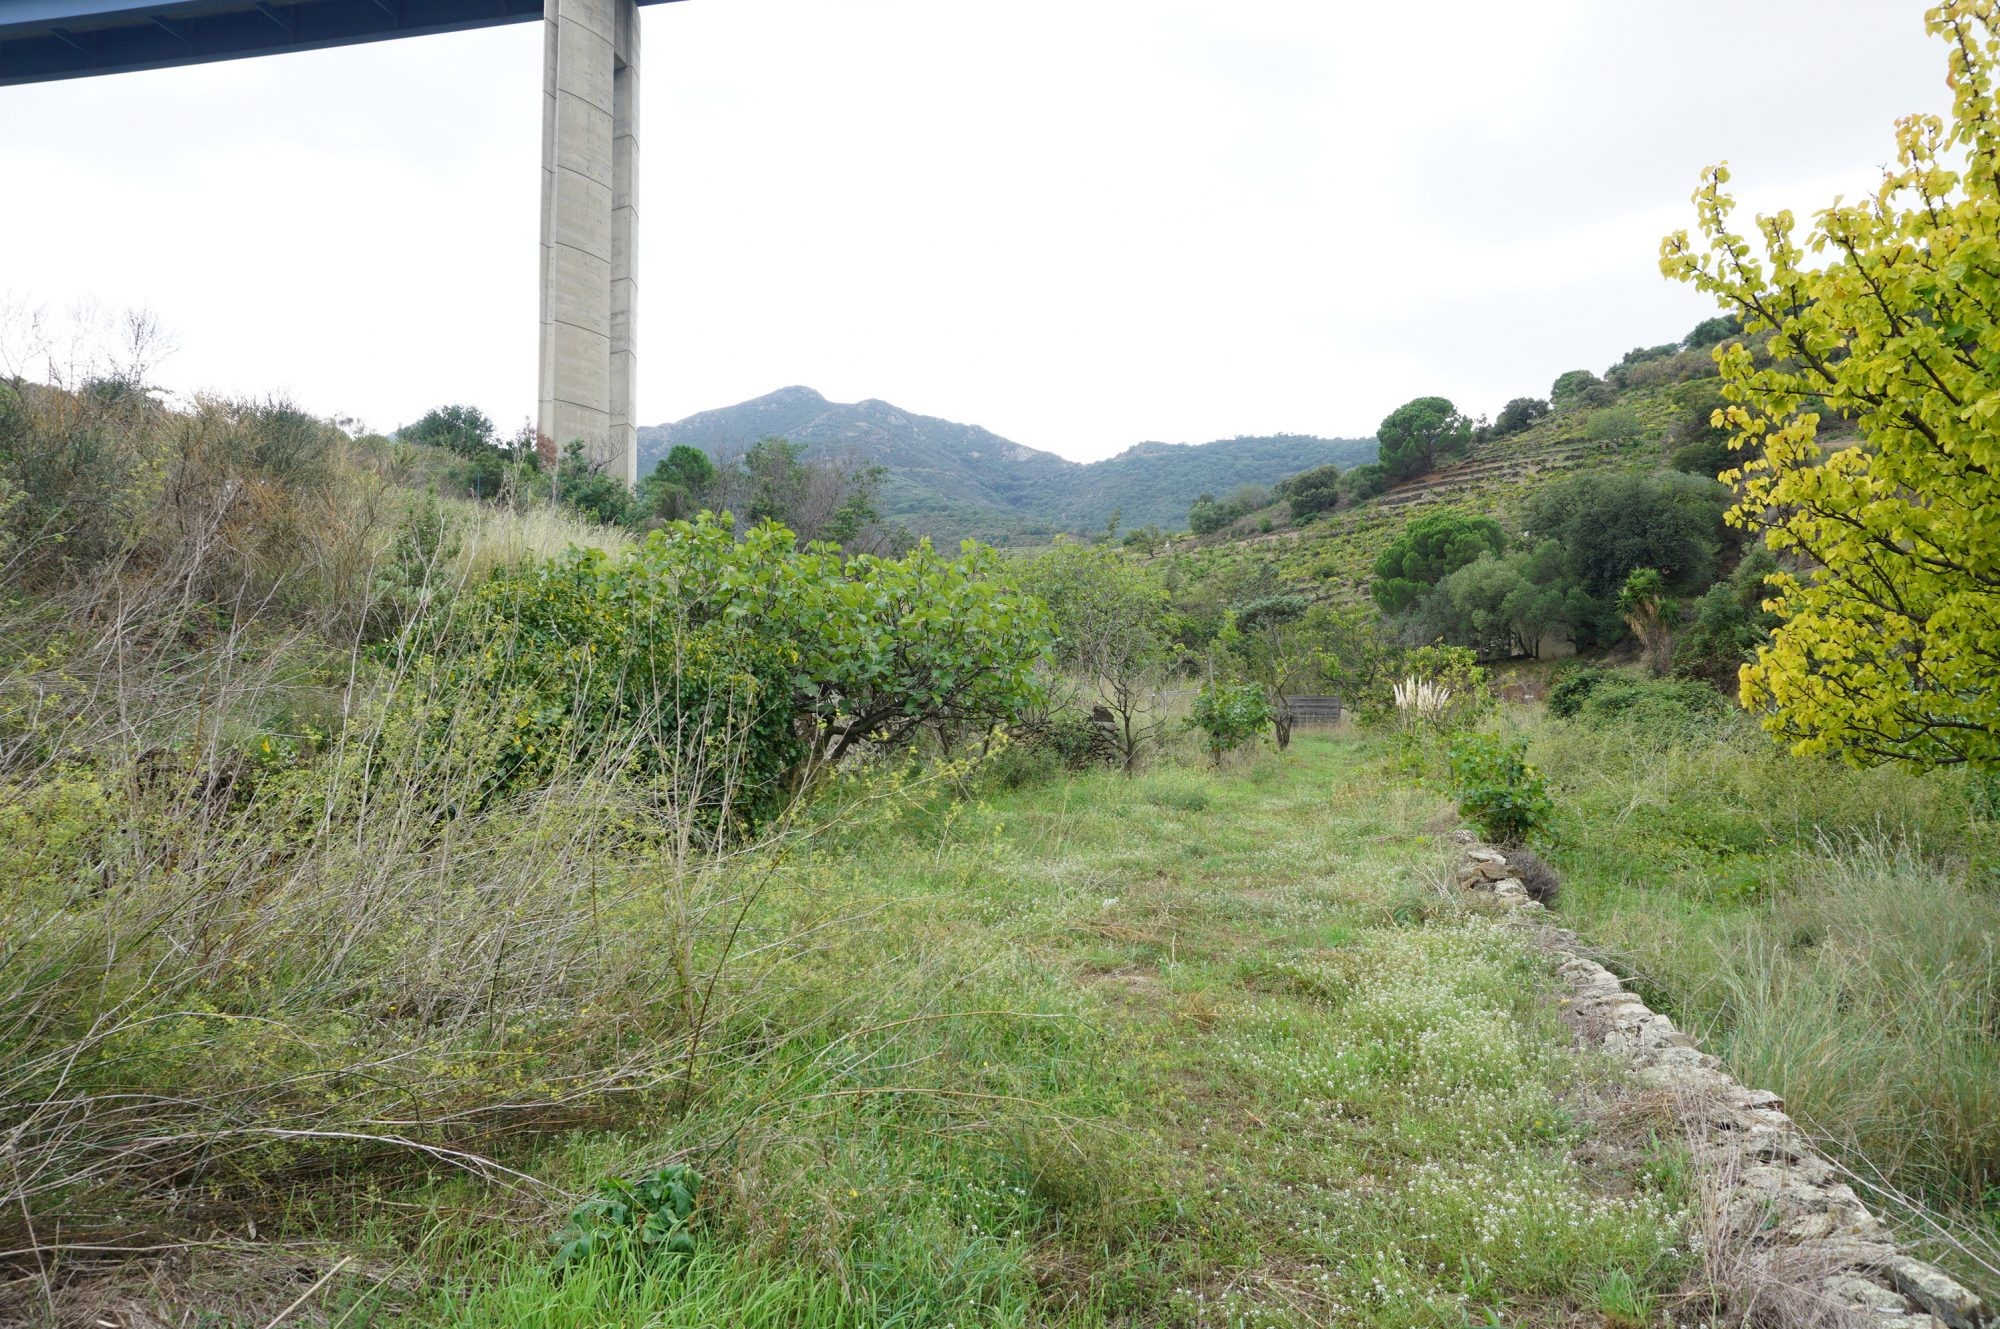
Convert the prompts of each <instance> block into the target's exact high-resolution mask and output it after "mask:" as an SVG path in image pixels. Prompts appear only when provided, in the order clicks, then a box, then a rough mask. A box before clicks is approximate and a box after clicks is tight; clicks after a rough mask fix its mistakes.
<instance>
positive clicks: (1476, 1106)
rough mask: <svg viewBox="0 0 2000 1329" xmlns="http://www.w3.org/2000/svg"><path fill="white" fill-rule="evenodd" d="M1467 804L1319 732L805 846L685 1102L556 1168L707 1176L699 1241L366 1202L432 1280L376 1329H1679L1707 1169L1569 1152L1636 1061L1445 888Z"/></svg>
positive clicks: (448, 1198) (423, 1200)
mask: <svg viewBox="0 0 2000 1329" xmlns="http://www.w3.org/2000/svg"><path fill="white" fill-rule="evenodd" d="M1453 825H1455V818H1454V817H1453V816H1452V815H1451V814H1450V812H1449V810H1448V808H1447V807H1446V806H1445V805H1444V804H1443V803H1441V802H1440V801H1439V800H1438V799H1436V798H1435V797H1433V796H1431V795H1427V794H1424V793H1420V792H1416V791H1413V790H1411V789H1409V788H1408V787H1406V786H1404V785H1402V784H1401V783H1399V782H1398V781H1397V780H1396V778H1395V777H1394V776H1392V775H1391V774H1390V773H1389V772H1388V768H1387V766H1386V764H1385V763H1384V761H1383V760H1382V754H1381V752H1380V751H1379V750H1378V748H1377V747H1376V746H1374V745H1372V744H1370V743H1368V742H1365V741H1355V740H1348V739H1332V738H1322V737H1307V738H1305V739H1303V740H1302V741H1301V742H1299V743H1298V744H1296V745H1295V746H1294V748H1293V750H1292V752H1291V753H1290V754H1289V755H1287V756H1284V757H1280V756H1278V755H1276V754H1269V753H1267V754H1264V755H1261V756H1259V757H1257V758H1254V759H1252V760H1250V761H1249V762H1248V764H1246V765H1241V766H1237V767H1234V768H1231V769H1227V770H1223V771H1209V770H1205V769H1200V768H1196V767H1179V766H1171V765H1170V766H1163V767H1160V768H1157V769H1155V770H1154V771H1152V772H1150V773H1148V774H1146V775H1143V776H1141V777H1139V778H1136V779H1132V780H1126V779H1123V778H1120V777H1118V776H1115V775H1108V774H1107V775H1085V776H1081V777H1078V778H1076V779H1074V780H1066V781H1061V782H1058V783H1053V784H1047V785H1041V786H1037V787H1033V788H1030V789H1027V790H1024V791H1017V792H991V793H989V794H988V795H987V796H985V797H983V798H980V799H978V800H977V801H976V802H973V803H970V804H968V803H963V802H950V801H946V800H943V799H940V800H938V801H936V802H935V803H934V804H931V805H927V806H925V807H923V808H921V809H918V810H916V811H915V812H912V813H908V814H906V815H905V816H904V817H903V818H902V819H901V820H900V822H898V823H897V824H895V825H881V824H875V825H870V826H868V827H865V828H863V829H858V830H850V831H846V832H843V833H842V834H840V835H838V836H834V837H828V838H824V839H820V840H816V841H815V842H814V843H813V844H812V847H811V849H810V852H809V853H804V854H801V855H799V856H796V857H794V858H793V859H791V860H790V861H788V862H787V863H786V864H785V865H784V866H783V867H782V868H780V869H779V872H778V875H777V877H776V878H774V879H773V881H772V882H771V889H770V890H769V891H768V892H766V894H765V895H764V896H763V897H762V899H763V901H764V903H763V904H761V905H760V906H759V908H758V909H757V911H756V912H755V915H754V916H753V918H752V919H751V931H752V932H753V933H754V934H755V937H753V938H752V940H751V942H750V947H751V949H752V951H753V952H754V951H755V950H756V948H757V947H760V946H762V945H764V944H766V942H765V940H764V939H769V944H770V945H771V946H772V947H773V949H771V950H769V951H766V952H762V953H758V954H756V958H755V959H754V960H753V961H752V962H751V963H750V964H748V965H747V966H745V967H744V968H743V969H741V970H739V971H738V972H737V974H736V975H735V976H734V977H733V978H732V980H731V983H732V990H731V991H730V992H729V993H728V994H727V997H726V1001H724V1002H723V1003H721V1004H724V1005H726V1006H727V1007H728V1008H729V1010H730V1014H729V1016H728V1017H727V1018H728V1023H729V1026H730V1027H729V1028H728V1029H727V1030H726V1031H719V1033H718V1037H717V1039H716V1044H717V1046H718V1047H722V1048H727V1049H728V1051H727V1053H726V1055H724V1056H723V1057H722V1058H721V1059H720V1060H718V1061H717V1062H716V1063H714V1064H711V1065H707V1066H705V1067H704V1068H703V1069H702V1070H701V1071H700V1072H699V1075H698V1079H699V1091H698V1093H697V1094H696V1096H695V1098H694V1101H693V1102H692V1104H691V1105H690V1106H689V1109H688V1110H687V1111H686V1112H684V1113H683V1112H680V1111H663V1112H661V1113H659V1114H658V1115H657V1116H656V1117H654V1118H653V1119H651V1120H647V1121H640V1122H634V1123H631V1124H630V1125H629V1126H628V1127H627V1128H626V1129H623V1130H620V1131H618V1132H616V1133H603V1134H590V1135H585V1134H579V1135H577V1136H575V1137H573V1139H572V1140H571V1142H570V1143H569V1145H568V1146H566V1147H565V1148H563V1149H561V1150H559V1151H557V1152H556V1153H554V1154H553V1155H551V1156H549V1157H547V1158H545V1159H543V1160H541V1167H540V1168H539V1169H538V1170H540V1171H543V1173H544V1175H545V1176H547V1177H548V1178H550V1179H552V1180H555V1181H558V1182H560V1183H562V1184H566V1185H569V1186H572V1187H576V1188H579V1189H580V1188H583V1187H586V1186H588V1185H589V1184H591V1183H592V1182H593V1181H594V1180H595V1179H596V1178H597V1177H598V1176H600V1175H603V1174H606V1173H619V1172H628V1173H636V1172H639V1171H641V1170H643V1169H645V1168H649V1167H651V1166H654V1165H656V1164H658V1163H660V1162H662V1161H666V1160H681V1161H688V1162H692V1163H693V1164H694V1165H695V1166H697V1167H698V1168H699V1169H700V1170H701V1171H702V1172H703V1173H704V1175H705V1176H706V1177H707V1178H708V1182H707V1187H706V1189H705V1192H704V1195H703V1200H702V1220H701V1224H700V1236H699V1242H700V1253H699V1254H698V1255H697V1256H696V1257H695V1258H694V1259H693V1260H691V1261H686V1262H677V1261H675V1260H672V1259H668V1260H667V1261H665V1262H664V1263H662V1264H657V1265H654V1266H652V1267H650V1268H642V1267H637V1266H633V1265H630V1264H626V1263H622V1262H620V1261H618V1260H616V1259H611V1260H606V1261H601V1262H599V1263H596V1264H593V1265H591V1266H589V1267H587V1268H584V1269H582V1270H579V1271H576V1272H572V1273H569V1274H567V1275H558V1274H557V1273H556V1272H554V1271H553V1269H552V1267H551V1265H550V1262H549V1258H548V1257H549V1253H550V1246H549V1243H548V1237H549V1235H550V1232H551V1231H552V1228H551V1227H550V1225H549V1222H548V1219H547V1216H546V1215H545V1214H543V1215H540V1216H539V1217H538V1218H535V1219H531V1218H529V1217H528V1216H527V1215H526V1214H522V1215H517V1219H516V1221H514V1222H511V1223H503V1222H496V1221H494V1220H493V1219H491V1218H486V1217H480V1216H477V1211H478V1210H479V1209H480V1208H481V1206H480V1205H478V1204H466V1203H463V1201H464V1199H465V1196H464V1195H463V1194H461V1192H465V1191H469V1189H470V1188H469V1187H463V1186H452V1185H444V1186H442V1187H438V1188H432V1189H429V1190H426V1191H422V1192H419V1193H417V1194H416V1195H403V1196H398V1197H395V1198H394V1204H393V1205H390V1204H385V1205H384V1206H382V1207H380V1208H379V1210H378V1211H377V1212H376V1213H375V1214H374V1216H373V1220H372V1221H373V1222H374V1223H375V1224H376V1225H377V1226H376V1227H375V1228H374V1229H373V1231H375V1233H376V1235H377V1239H378V1240H379V1241H381V1242H382V1243H383V1247H384V1251H383V1254H384V1257H385V1259H389V1258H392V1257H390V1256H389V1255H388V1247H389V1246H390V1245H392V1244H401V1245H402V1247H403V1249H404V1250H405V1251H407V1252H408V1253H409V1256H410V1258H413V1259H414V1260H415V1261H416V1262H417V1263H418V1265H420V1266H421V1267H423V1268H424V1269H425V1270H426V1273H425V1275H424V1282H425V1284H426V1285H427V1287H428V1289H429V1290H428V1291H427V1292H424V1293H422V1294H420V1295H415V1296H414V1297H413V1296H411V1295H408V1294H399V1295H396V1296H394V1297H392V1298H389V1299H388V1300H389V1301H392V1302H394V1303H396V1308H395V1309H391V1308H390V1306H389V1305H388V1304H387V1303H386V1302H385V1303H384V1304H382V1305H380V1306H378V1307H376V1308H373V1309H366V1310H364V1309H363V1308H362V1307H361V1306H358V1305H357V1306H356V1307H355V1315H354V1317H353V1322H367V1321H373V1322H376V1323H391V1322H393V1323H396V1324H399V1325H408V1326H417V1325H453V1326H466V1327H467V1329H470V1327H471V1326H474V1325H494V1324H509V1325H528V1326H549V1327H550V1329H554V1327H555V1326H572V1325H576V1326H581V1325H613V1324H631V1325H640V1324H644V1325H651V1326H662V1327H664V1326H681V1325H687V1326H694V1325H714V1324H730V1325H744V1326H752V1325H801V1326H803V1325H815V1326H816V1325H845V1324H852V1325H911V1326H914V1325H936V1326H946V1325H951V1326H970V1325H1027V1324H1071V1325H1099V1324H1147V1325H1156V1324H1183V1325H1280V1324H1324V1323H1329V1322H1334V1321H1338V1322H1341V1323H1354V1324H1366V1325H1384V1326H1387V1325H1461V1324H1466V1323H1492V1322H1498V1323H1505V1324H1510V1325H1512V1324H1541V1323H1547V1324H1554V1323H1562V1322H1567V1321H1569V1319H1570V1318H1571V1317H1572V1316H1573V1315H1574V1314H1576V1313H1578V1312H1591V1313H1593V1314H1595V1315H1597V1316H1598V1318H1599V1319H1600V1320H1602V1318H1603V1316H1604V1315H1606V1314H1609V1315H1610V1316H1612V1317H1613V1318H1611V1319H1609V1321H1608V1322H1609V1323H1613V1324H1617V1323H1634V1324H1637V1323H1646V1322H1649V1318H1650V1311H1651V1309H1652V1308H1653V1307H1655V1306H1656V1305H1657V1304H1658V1298H1660V1297H1661V1296H1663V1295H1664V1294H1666V1293H1667V1292H1669V1291H1670V1290H1671V1289H1673V1288H1674V1287H1676V1286H1677V1285H1678V1284H1679V1283H1680V1282H1681V1281H1682V1278H1683V1275H1684V1273H1685V1263H1686V1260H1687V1258H1688V1257H1687V1255H1686V1252H1685V1242H1684V1240H1683V1229H1682V1226H1681V1223H1682V1209H1683V1206H1684V1205H1685V1203H1686V1196H1685V1194H1684V1191H1683V1184H1684V1182H1683V1174H1682V1170H1681V1168H1680V1165H1679V1162H1678V1154H1677V1151H1676V1150H1675V1148H1673V1147H1671V1146H1668V1145H1660V1146H1658V1147H1656V1148H1641V1149H1637V1150H1635V1151H1630V1152H1629V1153H1628V1155H1627V1156H1625V1159H1624V1162H1623V1163H1622V1164H1621V1165H1619V1166H1607V1165H1605V1164H1603V1163H1602V1162H1601V1161H1600V1162H1598V1163H1595V1164H1593V1165H1591V1166H1586V1165H1585V1164H1583V1163H1582V1162H1579V1161H1578V1155H1577V1153H1576V1146H1577V1145H1579V1144H1580V1143H1581V1142H1582V1141H1583V1140H1584V1139H1585V1137H1586V1134H1587V1133H1588V1132H1589V1130H1590V1126H1589V1121H1588V1114H1589V1112H1590V1110H1591V1105H1592V1104H1593V1103H1594V1102H1596V1101H1598V1099H1599V1098H1600V1096H1601V1095H1602V1094H1604V1093H1605V1092H1607V1091H1610V1090H1612V1089H1614V1088H1615V1086H1614V1085H1613V1083H1612V1081H1611V1079H1610V1077H1611V1075H1612V1071H1611V1068H1609V1067H1608V1066H1604V1065H1600V1064H1598V1063H1597V1062H1595V1061H1593V1060H1591V1059H1587V1058H1583V1057H1579V1056H1578V1055H1576V1054H1575V1053H1573V1052H1572V1051H1571V1050H1570V1049H1569V1046H1568V1037H1567V1033H1566V1031H1565V1030H1564V1029H1563V1028H1562V1027H1561V1025H1560V1024H1559V1022H1558V1020H1557V1019H1556V1017H1555V1016H1554V1015H1553V1014H1552V1011H1553V1004H1552V1003H1550V1002H1548V1001H1546V1000H1545V997H1546V995H1547V993H1548V989H1549V983H1550V979H1549V976H1548V974H1547V972H1546V966H1545V964H1544V962H1543V961H1542V960H1541V959H1540V958H1539V957H1538V956H1536V955H1535V954H1533V953H1531V952H1530V951H1529V950H1527V949H1526V947H1525V943H1524V942H1523V941H1522V940H1521V938H1520V935H1519V934H1518V933H1516V932H1512V931H1509V930H1508V929H1505V928H1503V927H1501V926H1500V925H1498V924H1497V923H1495V922H1493V921H1491V920H1488V919H1485V918H1482V917H1478V916H1473V915H1469V914H1467V913H1466V912H1464V911H1463V910H1462V909H1461V908H1459V907H1457V906H1456V905H1454V904H1453V903H1452V902H1451V901H1450V900H1449V899H1448V898H1447V897H1445V896H1443V895H1441V894H1440V893H1438V891H1437V890H1436V888H1435V887H1434V885H1433V884H1432V883H1433V882H1434V881H1435V880H1436V879H1437V877H1438V875H1439V871H1440V869H1441V868H1442V867H1444V866H1445V865H1446V864H1447V863H1448V861H1449V850H1448V847H1447V846H1446V844H1445V843H1444V842H1443V841H1442V840H1441V839H1440V834H1439V833H1440V832H1442V831H1446V830H1449V829H1450V828H1451V827H1452V826H1453ZM410 1205H414V1206H416V1207H415V1208H403V1207H401V1206H410ZM460 1209H465V1210H470V1211H473V1212H472V1213H469V1214H465V1215H461V1216H457V1217H455V1216H454V1214H455V1213H457V1211H459V1210H460ZM395 1214H401V1215H402V1216H401V1217H400V1218H396V1217H392V1215H395ZM392 1281H393V1280H392ZM356 1286H357V1287H358V1286H359V1285H358V1284H357V1285H356ZM348 1295H351V1290H350V1293H349V1294H348ZM1489 1315H1490V1316H1492V1317H1497V1318H1496V1319H1489V1318H1488V1317H1489ZM1621 1315H1622V1316H1625V1317H1626V1318H1624V1319H1620V1318H1616V1317H1618V1316H1621Z"/></svg>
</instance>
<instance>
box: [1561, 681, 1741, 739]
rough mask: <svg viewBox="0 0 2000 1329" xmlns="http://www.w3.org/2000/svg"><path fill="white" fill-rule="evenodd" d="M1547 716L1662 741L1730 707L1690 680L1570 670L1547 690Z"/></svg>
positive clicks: (1700, 725) (1709, 720)
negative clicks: (1619, 727)
mask: <svg viewBox="0 0 2000 1329" xmlns="http://www.w3.org/2000/svg"><path fill="white" fill-rule="evenodd" d="M1548 706H1549V714H1551V715H1554V716H1557V717H1558V718H1561V719H1575V720H1579V721H1582V722H1584V723H1587V724H1592V725H1599V726H1602V725H1607V724H1629V725H1631V726H1632V727H1633V729H1634V731H1635V734H1643V735H1646V736H1647V737H1648V738H1649V739H1650V740H1654V741H1661V742H1664V741H1667V740H1669V739H1671V738H1673V737H1676V736H1679V735H1683V734H1685V733H1687V732H1688V731H1689V730H1691V729H1697V728H1703V727H1707V726H1712V725H1714V724H1715V723H1717V722H1718V721H1720V720H1722V719H1723V718H1725V717H1726V716H1727V715H1728V714H1729V710H1730V707H1729V703H1728V701H1727V700H1726V699H1724V698H1723V696H1722V695H1721V694H1720V693H1718V692H1717V691H1716V690H1715V689H1714V688H1712V687H1710V686H1709V685H1708V684H1707V683H1704V682H1702V681H1700V680H1699V679H1693V678H1659V679H1654V678H1638V677H1635V676H1633V675H1631V674H1628V673H1625V672H1624V671H1623V670H1618V669H1607V668H1602V667H1599V666H1594V665H1571V666H1568V667H1566V668H1565V669H1563V670H1562V671H1561V672H1560V673H1558V674H1557V675H1556V678H1555V682H1554V683H1552V684H1551V685H1550V687H1549V696H1548Z"/></svg>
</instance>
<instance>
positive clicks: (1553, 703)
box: [1549, 664, 1614, 720]
mask: <svg viewBox="0 0 2000 1329" xmlns="http://www.w3.org/2000/svg"><path fill="white" fill-rule="evenodd" d="M1612 677H1614V675H1613V674H1612V672H1611V671H1610V670H1608V669H1599V668H1598V667H1597V666H1595V665H1586V664H1571V665H1564V666H1563V667H1562V668H1561V669H1559V670H1557V671H1556V677H1555V681H1554V682H1553V683H1551V684H1550V685H1549V714H1551V715H1554V716H1557V717H1559V718H1561V719H1564V720H1567V719H1570V718H1571V717H1573V716H1574V715H1575V714H1576V713H1577V711H1579V710H1581V709H1582V707H1583V703H1584V702H1585V701H1586V700H1588V699H1589V697H1590V694H1591V693H1592V692H1594V691H1596V689H1597V685H1598V684H1599V683H1602V682H1603V681H1604V680H1605V679H1607V678H1612Z"/></svg>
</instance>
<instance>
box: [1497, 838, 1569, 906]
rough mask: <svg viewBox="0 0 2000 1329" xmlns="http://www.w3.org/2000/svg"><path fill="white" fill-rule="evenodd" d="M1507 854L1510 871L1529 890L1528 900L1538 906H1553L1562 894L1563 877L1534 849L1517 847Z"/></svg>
mask: <svg viewBox="0 0 2000 1329" xmlns="http://www.w3.org/2000/svg"><path fill="white" fill-rule="evenodd" d="M1506 854H1507V867H1508V870H1509V871H1511V872H1512V873H1513V874H1514V876H1515V878H1516V879H1517V880H1519V881H1520V883H1521V885H1523V886H1524V887H1526V888H1527V891H1528V898H1529V899H1530V900H1533V901H1535V902H1536V903H1537V904H1544V905H1553V904H1554V903H1555V902H1556V896H1558V895H1559V894H1561V893H1562V877H1561V876H1560V875H1559V874H1558V873H1557V872H1556V870H1555V869H1554V868H1552V867H1550V866H1549V865H1548V864H1547V863H1545V862H1543V861H1542V856H1541V855H1540V854H1537V853H1536V852H1535V851H1534V850H1532V849H1526V848H1518V847H1517V848H1514V849H1509V850H1507V851H1506Z"/></svg>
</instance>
